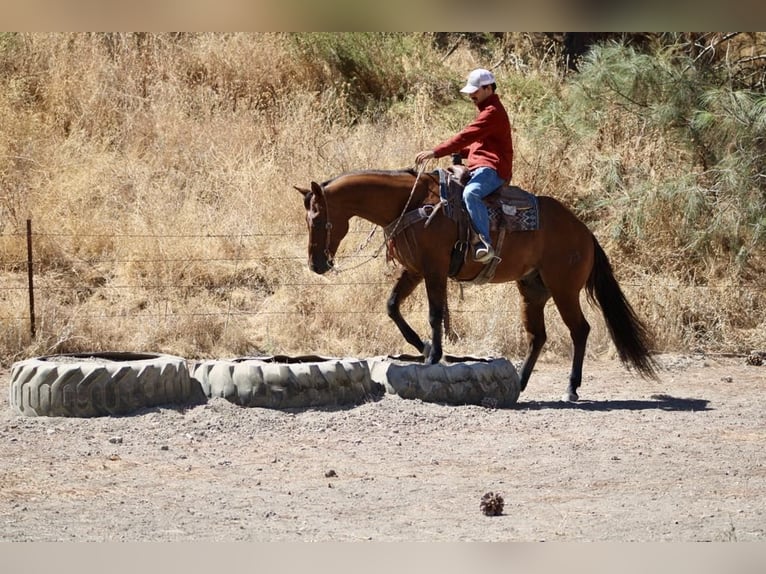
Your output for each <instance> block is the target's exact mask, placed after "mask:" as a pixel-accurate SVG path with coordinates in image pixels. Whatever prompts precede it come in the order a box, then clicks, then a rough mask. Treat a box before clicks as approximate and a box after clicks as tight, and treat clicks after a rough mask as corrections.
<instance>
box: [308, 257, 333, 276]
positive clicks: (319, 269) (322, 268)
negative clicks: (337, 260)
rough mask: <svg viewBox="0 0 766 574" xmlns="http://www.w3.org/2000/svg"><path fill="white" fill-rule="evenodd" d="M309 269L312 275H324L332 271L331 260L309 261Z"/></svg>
mask: <svg viewBox="0 0 766 574" xmlns="http://www.w3.org/2000/svg"><path fill="white" fill-rule="evenodd" d="M309 269H311V270H312V271H313V272H314V273H317V274H318V275H324V274H325V273H327V272H328V271H329V270H330V269H332V260H327V259H324V260H321V261H314V260H309Z"/></svg>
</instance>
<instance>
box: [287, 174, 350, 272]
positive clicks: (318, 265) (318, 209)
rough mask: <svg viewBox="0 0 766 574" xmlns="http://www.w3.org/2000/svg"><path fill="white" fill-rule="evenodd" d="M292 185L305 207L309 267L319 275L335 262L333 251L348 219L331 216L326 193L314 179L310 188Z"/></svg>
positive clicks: (346, 226) (338, 242)
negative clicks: (334, 218)
mask: <svg viewBox="0 0 766 574" xmlns="http://www.w3.org/2000/svg"><path fill="white" fill-rule="evenodd" d="M293 187H295V189H297V190H298V191H300V192H301V194H302V195H303V205H304V207H305V208H306V224H307V225H308V228H309V251H308V252H309V259H308V263H309V269H311V270H312V271H313V272H314V273H319V274H320V275H321V274H323V273H326V272H327V271H329V270H330V269H332V267H333V265H334V264H335V261H334V258H335V252H336V251H337V250H338V245H340V241H341V239H343V237H345V235H346V233H347V231H348V221H347V220H345V219H336V220H333V219H332V218H331V216H330V212H329V209H328V206H327V194H326V193H325V190H324V189H323V188H322V186H321V185H319V184H318V183H316V182H315V181H312V182H311V189H304V188H300V187H296V186H293ZM333 215H335V214H333Z"/></svg>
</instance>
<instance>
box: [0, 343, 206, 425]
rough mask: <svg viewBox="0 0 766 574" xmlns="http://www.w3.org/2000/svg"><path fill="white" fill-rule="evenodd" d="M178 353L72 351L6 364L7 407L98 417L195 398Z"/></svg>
mask: <svg viewBox="0 0 766 574" xmlns="http://www.w3.org/2000/svg"><path fill="white" fill-rule="evenodd" d="M199 398H200V395H199V393H195V389H194V387H193V385H192V382H191V379H190V377H189V371H188V369H187V366H186V361H185V360H184V359H182V358H180V357H175V356H173V355H163V354H149V353H123V352H98V353H72V354H63V355H51V356H47V357H36V358H32V359H27V360H25V361H20V362H17V363H14V364H13V366H12V367H11V388H10V404H11V408H12V409H13V410H14V411H16V412H17V413H19V414H22V415H26V416H51V417H99V416H109V415H124V414H128V413H131V412H134V411H136V410H138V409H142V408H146V407H154V406H159V405H170V404H178V403H183V404H188V403H189V402H191V401H192V400H194V399H199Z"/></svg>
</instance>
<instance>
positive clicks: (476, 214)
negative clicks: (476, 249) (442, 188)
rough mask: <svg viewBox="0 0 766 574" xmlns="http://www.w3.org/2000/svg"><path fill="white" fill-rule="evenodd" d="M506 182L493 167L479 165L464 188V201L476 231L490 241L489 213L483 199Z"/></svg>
mask: <svg viewBox="0 0 766 574" xmlns="http://www.w3.org/2000/svg"><path fill="white" fill-rule="evenodd" d="M504 183H505V181H504V180H502V179H500V176H499V175H497V172H496V171H495V170H494V169H492V168H491V167H479V168H476V169H475V170H473V172H471V179H470V180H468V183H467V184H466V186H465V188H464V189H463V201H464V202H465V207H466V209H467V210H468V215H469V216H470V217H471V222H472V223H473V226H474V228H475V229H476V231H477V232H478V233H479V234H480V235H483V236H484V238H485V239H486V240H487V241H489V213H487V207H486V206H485V205H484V202H483V201H482V199H483V198H485V197H487V196H488V195H489V194H490V193H492V192H493V191H495V190H496V189H497V188H498V187H500V186H501V185H503V184H504Z"/></svg>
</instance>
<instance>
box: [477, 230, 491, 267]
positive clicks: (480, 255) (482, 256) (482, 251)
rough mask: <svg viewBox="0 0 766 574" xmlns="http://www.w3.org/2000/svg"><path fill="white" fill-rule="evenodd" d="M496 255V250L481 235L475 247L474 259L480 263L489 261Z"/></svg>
mask: <svg viewBox="0 0 766 574" xmlns="http://www.w3.org/2000/svg"><path fill="white" fill-rule="evenodd" d="M494 256H495V250H494V249H492V245H491V244H490V243H489V241H487V240H485V239H484V238H483V237H481V236H479V242H478V243H476V244H475V245H474V247H473V260H474V261H477V262H479V263H489V262H490V261H492V258H493V257H494Z"/></svg>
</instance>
